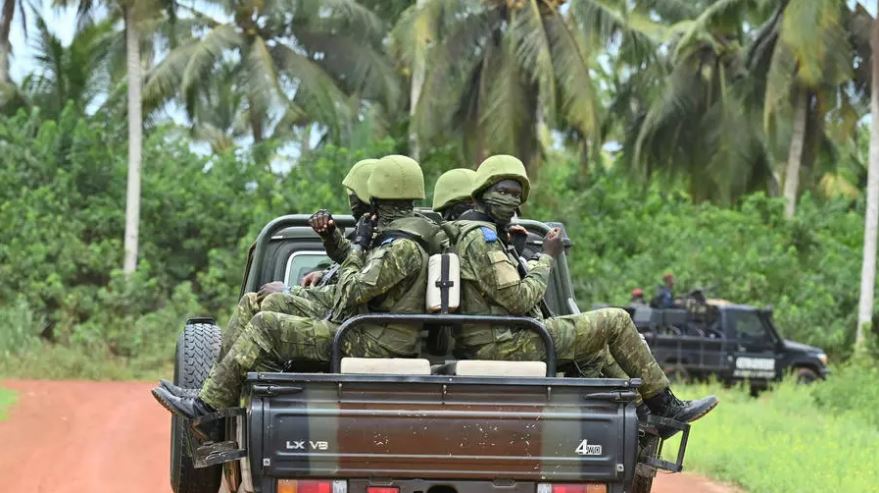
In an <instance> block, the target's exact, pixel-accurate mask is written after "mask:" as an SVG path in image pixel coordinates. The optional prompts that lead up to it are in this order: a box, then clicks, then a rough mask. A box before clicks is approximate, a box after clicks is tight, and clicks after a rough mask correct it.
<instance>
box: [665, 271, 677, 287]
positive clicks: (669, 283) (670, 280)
mask: <svg viewBox="0 0 879 493" xmlns="http://www.w3.org/2000/svg"><path fill="white" fill-rule="evenodd" d="M662 282H663V283H664V284H665V285H666V287H668V288H673V287H675V276H674V274H672V273H671V272H666V273H665V275H663V276H662Z"/></svg>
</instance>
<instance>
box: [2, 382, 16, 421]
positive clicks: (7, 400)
mask: <svg viewBox="0 0 879 493" xmlns="http://www.w3.org/2000/svg"><path fill="white" fill-rule="evenodd" d="M16 399H18V395H17V394H16V393H15V392H13V391H12V390H9V389H3V388H0V421H3V420H4V419H6V416H7V414H8V413H9V409H10V408H11V407H12V405H13V404H15V401H16Z"/></svg>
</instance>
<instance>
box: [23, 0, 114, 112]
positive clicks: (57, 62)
mask: <svg viewBox="0 0 879 493" xmlns="http://www.w3.org/2000/svg"><path fill="white" fill-rule="evenodd" d="M35 25H36V38H35V41H36V43H35V45H34V48H35V50H36V54H35V57H34V58H35V62H36V70H35V71H34V72H33V73H31V74H29V75H27V76H26V77H25V79H24V81H22V93H23V96H24V98H25V100H26V104H28V105H29V106H37V107H39V108H40V110H41V113H42V114H44V115H47V116H48V117H50V118H54V117H57V116H58V115H59V114H60V113H61V111H62V110H63V109H64V107H65V106H66V105H67V104H72V105H73V106H74V107H75V108H76V109H77V110H78V111H80V112H85V110H86V109H87V108H88V107H89V106H91V105H93V104H95V103H97V102H100V98H101V97H102V96H103V95H104V94H105V93H106V91H107V90H108V88H109V81H108V77H107V72H106V65H107V59H108V55H109V49H110V44H111V42H112V38H111V34H112V29H113V26H112V21H110V20H105V21H103V22H100V23H97V24H90V25H87V26H84V27H83V28H82V29H80V30H79V31H77V32H76V33H75V35H74V37H73V39H72V40H71V42H70V44H69V45H68V46H64V45H63V44H62V42H61V40H60V39H58V38H57V37H56V36H55V35H54V34H52V32H51V31H49V28H48V26H47V25H46V21H45V19H43V18H42V17H40V16H36V22H35Z"/></svg>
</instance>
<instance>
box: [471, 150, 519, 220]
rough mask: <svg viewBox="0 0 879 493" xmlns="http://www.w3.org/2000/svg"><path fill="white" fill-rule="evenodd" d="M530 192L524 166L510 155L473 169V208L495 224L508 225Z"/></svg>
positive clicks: (501, 156) (491, 160)
mask: <svg viewBox="0 0 879 493" xmlns="http://www.w3.org/2000/svg"><path fill="white" fill-rule="evenodd" d="M530 191H531V182H530V181H528V174H527V173H526V172H525V165H524V164H522V161H519V160H518V159H517V158H515V157H513V156H509V155H506V154H497V155H494V156H491V157H489V158H488V159H486V160H485V161H483V162H482V164H480V165H479V168H477V169H476V178H475V180H474V183H473V200H474V202H475V205H476V209H477V210H479V211H481V212H484V213H485V214H488V215H489V216H490V217H491V218H492V219H493V220H494V221H495V222H496V223H497V224H498V225H501V226H504V225H507V224H509V223H510V221H511V220H512V219H513V216H514V215H515V214H516V211H517V210H518V209H519V206H520V205H522V204H524V203H525V201H526V200H528V193H529V192H530Z"/></svg>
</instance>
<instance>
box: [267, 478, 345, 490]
mask: <svg viewBox="0 0 879 493" xmlns="http://www.w3.org/2000/svg"><path fill="white" fill-rule="evenodd" d="M278 493H348V483H347V482H346V481H339V480H332V479H279V480H278Z"/></svg>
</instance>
